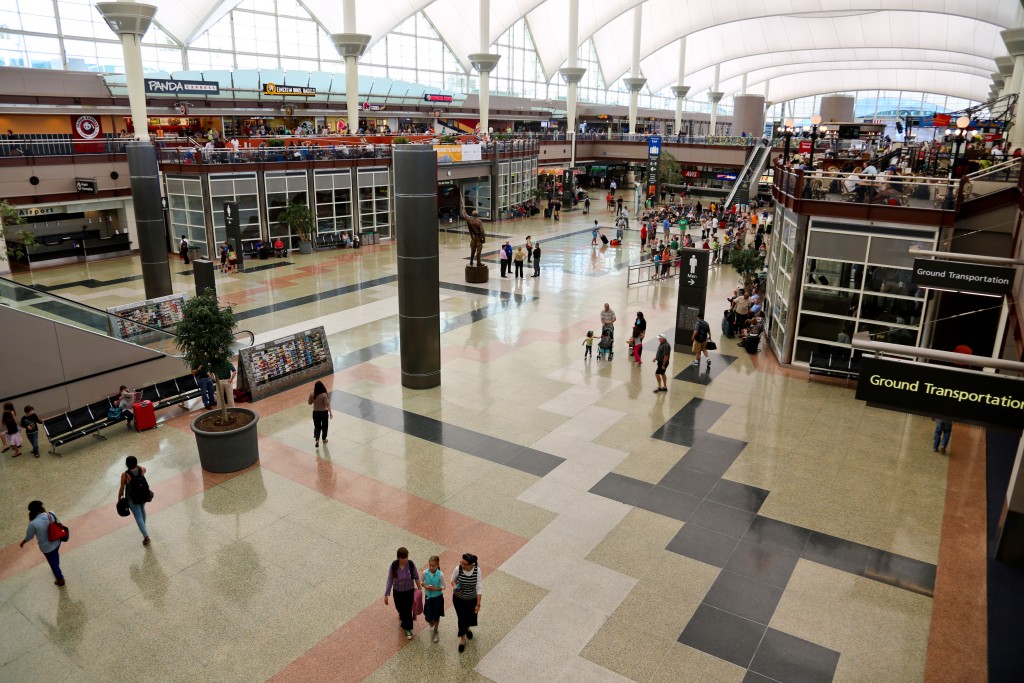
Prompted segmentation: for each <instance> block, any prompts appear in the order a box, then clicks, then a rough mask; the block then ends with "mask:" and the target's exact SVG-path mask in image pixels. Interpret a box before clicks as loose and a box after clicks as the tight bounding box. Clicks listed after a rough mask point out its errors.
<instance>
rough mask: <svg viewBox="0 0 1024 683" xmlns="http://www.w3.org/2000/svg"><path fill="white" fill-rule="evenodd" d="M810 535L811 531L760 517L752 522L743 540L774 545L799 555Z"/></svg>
mask: <svg viewBox="0 0 1024 683" xmlns="http://www.w3.org/2000/svg"><path fill="white" fill-rule="evenodd" d="M810 535H811V530H810V529H805V528H804V527H802V526H796V525H793V524H788V523H786V522H780V521H779V520H777V519H771V518H770V517H763V516H761V515H758V516H757V517H755V518H754V521H753V522H751V524H750V528H749V529H747V533H746V535H745V536H744V537H743V540H745V541H753V542H754V543H759V544H762V545H764V544H768V545H774V546H777V547H779V548H781V549H782V550H785V551H786V552H789V553H794V554H796V555H799V554H800V551H802V550H803V548H804V544H805V543H806V542H807V538H808V537H809V536H810Z"/></svg>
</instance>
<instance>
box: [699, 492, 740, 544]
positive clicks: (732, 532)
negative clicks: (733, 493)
mask: <svg viewBox="0 0 1024 683" xmlns="http://www.w3.org/2000/svg"><path fill="white" fill-rule="evenodd" d="M753 520H754V513H753V512H747V511H746V510H740V509H738V508H732V507H729V506H728V505H722V504H721V503H713V502H711V501H710V500H705V501H703V502H702V503H701V504H700V505H699V506H698V507H697V509H696V510H694V511H693V514H691V515H690V519H689V520H688V522H689V523H690V524H696V525H697V526H701V527H704V528H705V529H710V530H711V531H717V532H718V533H720V534H725V535H726V536H734V537H736V538H743V534H744V533H745V532H746V531H747V528H748V527H749V526H750V523H751V522H752V521H753Z"/></svg>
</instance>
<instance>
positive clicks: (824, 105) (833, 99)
mask: <svg viewBox="0 0 1024 683" xmlns="http://www.w3.org/2000/svg"><path fill="white" fill-rule="evenodd" d="M853 103H854V98H853V97H852V96H850V95H826V96H824V97H822V98H821V109H820V111H819V112H818V113H819V114H820V115H821V122H822V123H835V122H838V121H841V122H843V123H849V122H851V121H853V120H854V118H853Z"/></svg>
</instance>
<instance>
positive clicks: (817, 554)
mask: <svg viewBox="0 0 1024 683" xmlns="http://www.w3.org/2000/svg"><path fill="white" fill-rule="evenodd" d="M873 550H874V549H873V548H870V547H868V546H866V545H861V544H860V543H854V542H853V541H847V540H846V539H843V538H836V537H835V536H829V535H828V534H820V533H818V532H817V531H812V532H811V535H810V537H809V538H808V539H807V543H805V544H804V549H803V552H802V553H801V555H800V556H801V557H803V558H804V559H805V560H810V561H811V562H817V563H818V564H823V565H825V566H826V567H832V568H833V569H838V570H840V571H844V572H849V573H851V574H856V575H858V576H864V570H865V569H867V566H868V560H869V559H871V554H872V551H873Z"/></svg>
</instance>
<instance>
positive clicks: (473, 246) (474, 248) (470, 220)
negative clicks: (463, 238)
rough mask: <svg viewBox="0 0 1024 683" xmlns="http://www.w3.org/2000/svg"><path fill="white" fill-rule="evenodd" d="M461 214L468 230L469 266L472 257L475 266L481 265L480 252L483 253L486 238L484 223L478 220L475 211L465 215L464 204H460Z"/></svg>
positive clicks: (471, 263) (477, 214)
mask: <svg viewBox="0 0 1024 683" xmlns="http://www.w3.org/2000/svg"><path fill="white" fill-rule="evenodd" d="M460 212H461V214H462V220H464V221H466V226H467V227H468V228H469V240H470V251H469V265H470V266H471V267H472V266H473V257H474V256H475V257H476V265H477V266H481V265H483V264H482V263H480V252H481V251H483V247H484V239H485V238H486V237H487V236H486V235H485V234H484V223H483V221H481V220H480V218H479V213H478V212H477V210H476V209H473V214H472V215H469V214H467V213H466V203H465V201H463V202H462V206H461V207H460Z"/></svg>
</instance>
